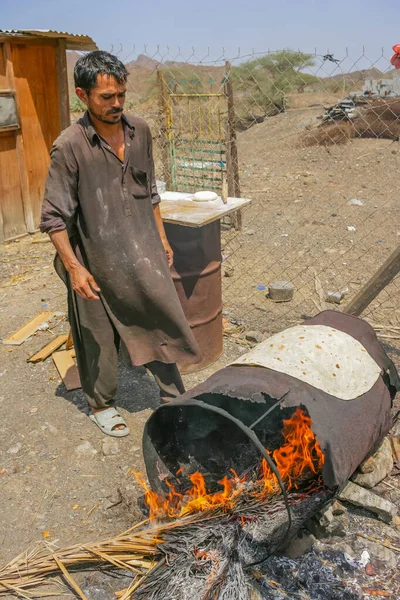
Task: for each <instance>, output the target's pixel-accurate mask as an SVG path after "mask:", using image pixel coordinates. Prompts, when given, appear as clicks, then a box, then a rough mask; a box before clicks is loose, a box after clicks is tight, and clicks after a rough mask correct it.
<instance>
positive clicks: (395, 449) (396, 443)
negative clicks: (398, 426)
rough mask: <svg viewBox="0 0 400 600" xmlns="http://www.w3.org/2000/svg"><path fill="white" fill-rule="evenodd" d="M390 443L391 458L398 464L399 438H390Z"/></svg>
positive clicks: (399, 456) (399, 457)
mask: <svg viewBox="0 0 400 600" xmlns="http://www.w3.org/2000/svg"><path fill="white" fill-rule="evenodd" d="M390 443H391V445H392V453H393V458H394V459H395V460H396V461H398V462H400V437H399V436H395V437H392V438H390Z"/></svg>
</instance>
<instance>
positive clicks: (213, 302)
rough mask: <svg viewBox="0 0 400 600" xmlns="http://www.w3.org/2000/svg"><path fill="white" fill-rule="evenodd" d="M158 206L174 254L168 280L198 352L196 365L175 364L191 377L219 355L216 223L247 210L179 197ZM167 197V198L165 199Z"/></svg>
mask: <svg viewBox="0 0 400 600" xmlns="http://www.w3.org/2000/svg"><path fill="white" fill-rule="evenodd" d="M180 196H181V197H180V198H179V199H177V200H163V197H165V195H164V194H162V195H161V199H162V201H161V204H160V210H161V216H162V218H163V221H164V225H165V231H166V234H167V238H168V241H169V243H170V244H171V246H172V249H173V251H174V265H173V267H172V268H171V273H172V278H173V280H174V283H175V288H176V291H177V292H178V296H179V299H180V302H181V304H182V308H183V311H184V313H185V315H186V318H187V320H188V322H189V325H190V327H191V328H192V331H193V333H194V336H195V338H196V340H197V342H198V344H199V346H200V350H201V352H202V360H201V362H200V363H199V364H197V365H185V364H180V365H179V367H180V369H181V371H182V372H183V373H192V372H195V371H200V370H201V369H203V368H205V367H207V366H208V365H210V364H212V363H213V362H214V361H215V360H217V358H219V357H220V356H221V354H222V352H223V329H222V282H221V263H222V255H221V218H222V217H224V216H226V215H228V214H230V213H232V212H234V211H236V210H240V209H241V208H243V207H244V206H247V205H248V204H250V202H251V201H250V200H248V199H245V198H228V201H227V204H224V203H223V202H222V200H221V199H220V198H218V200H215V201H213V202H195V201H193V200H190V199H188V195H187V194H181V195H180ZM167 197H168V193H167Z"/></svg>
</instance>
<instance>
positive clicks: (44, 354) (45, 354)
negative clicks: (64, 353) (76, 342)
mask: <svg viewBox="0 0 400 600" xmlns="http://www.w3.org/2000/svg"><path fill="white" fill-rule="evenodd" d="M67 339H68V335H67V334H66V333H65V334H63V335H58V336H57V337H55V338H54V339H53V340H51V342H49V343H48V344H46V346H44V347H43V348H42V349H41V350H39V352H36V354H34V355H33V356H31V357H30V358H28V362H31V363H36V362H41V361H43V360H46V358H49V356H51V355H52V354H53V352H55V351H56V350H58V349H59V348H61V346H62V345H63V344H65V342H66V341H67Z"/></svg>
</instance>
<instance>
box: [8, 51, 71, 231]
mask: <svg viewBox="0 0 400 600" xmlns="http://www.w3.org/2000/svg"><path fill="white" fill-rule="evenodd" d="M11 58H12V63H13V71H14V85H15V89H16V92H17V95H18V102H19V110H20V120H21V128H22V138H23V146H24V155H25V161H26V169H27V173H28V178H29V192H30V201H31V206H32V214H33V222H34V225H35V227H37V226H38V225H39V221H40V207H41V203H42V199H43V194H44V186H45V181H46V177H47V171H48V166H49V160H50V157H49V152H50V149H51V146H52V144H53V142H54V140H55V139H56V138H57V137H58V135H59V134H60V131H61V122H60V108H59V106H60V105H59V95H58V76H57V58H56V47H55V46H54V45H52V44H50V43H47V42H45V41H43V42H42V44H41V45H31V44H26V45H24V44H12V45H11Z"/></svg>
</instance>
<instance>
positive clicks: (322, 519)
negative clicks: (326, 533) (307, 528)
mask: <svg viewBox="0 0 400 600" xmlns="http://www.w3.org/2000/svg"><path fill="white" fill-rule="evenodd" d="M317 518H318V521H319V523H320V524H321V525H322V526H323V527H327V526H328V525H329V524H330V523H332V521H333V519H334V516H333V510H332V506H330V505H329V504H328V505H327V506H325V507H324V508H323V509H322V510H320V511H319V513H318V516H317Z"/></svg>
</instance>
